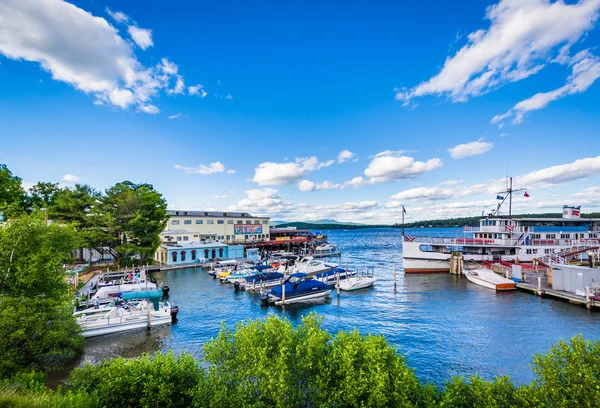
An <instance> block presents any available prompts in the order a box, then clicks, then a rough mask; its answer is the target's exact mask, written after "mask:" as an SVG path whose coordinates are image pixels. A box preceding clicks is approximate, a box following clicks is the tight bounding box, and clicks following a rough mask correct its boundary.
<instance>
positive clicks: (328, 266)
mask: <svg viewBox="0 0 600 408" xmlns="http://www.w3.org/2000/svg"><path fill="white" fill-rule="evenodd" d="M338 266H339V264H333V263H325V262H321V261H317V260H316V259H314V258H313V257H312V256H305V257H304V258H302V259H301V260H300V261H299V262H297V263H296V264H294V265H292V266H290V265H282V266H280V267H279V270H278V271H279V272H283V273H286V272H294V273H296V272H302V273H305V274H306V275H307V276H315V275H317V274H319V273H323V272H328V271H330V270H332V269H334V268H337V267H338Z"/></svg>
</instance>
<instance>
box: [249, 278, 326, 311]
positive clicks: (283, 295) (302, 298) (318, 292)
mask: <svg viewBox="0 0 600 408" xmlns="http://www.w3.org/2000/svg"><path fill="white" fill-rule="evenodd" d="M330 293H331V288H330V287H329V285H328V284H326V283H323V282H321V281H318V280H316V279H308V280H297V281H288V282H286V283H284V284H282V285H279V286H275V287H274V288H272V289H271V291H270V292H264V293H262V294H261V299H262V300H263V301H267V302H269V303H272V304H275V305H277V306H281V305H287V304H290V303H299V302H308V301H314V300H315V299H322V298H325V297H327V296H329V295H330Z"/></svg>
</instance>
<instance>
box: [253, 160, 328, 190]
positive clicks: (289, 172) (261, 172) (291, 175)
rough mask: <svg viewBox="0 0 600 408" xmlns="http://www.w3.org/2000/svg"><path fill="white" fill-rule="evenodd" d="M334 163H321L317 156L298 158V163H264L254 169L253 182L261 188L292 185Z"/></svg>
mask: <svg viewBox="0 0 600 408" xmlns="http://www.w3.org/2000/svg"><path fill="white" fill-rule="evenodd" d="M333 163H335V161H334V160H329V161H326V162H319V160H318V159H317V158H316V157H315V156H311V157H305V158H298V159H296V161H293V162H285V163H274V162H264V163H260V164H259V165H258V167H257V168H255V169H254V177H253V178H252V181H254V182H255V183H258V185H260V186H281V185H287V184H292V183H295V182H296V181H298V180H299V179H300V178H302V177H304V176H306V175H307V174H308V173H310V172H312V171H315V170H319V169H321V168H323V167H328V166H331V165H332V164H333Z"/></svg>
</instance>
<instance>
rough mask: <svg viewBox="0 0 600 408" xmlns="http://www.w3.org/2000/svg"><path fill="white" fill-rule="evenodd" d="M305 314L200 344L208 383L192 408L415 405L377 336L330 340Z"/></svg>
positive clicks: (399, 363)
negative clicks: (294, 320) (297, 322)
mask: <svg viewBox="0 0 600 408" xmlns="http://www.w3.org/2000/svg"><path fill="white" fill-rule="evenodd" d="M321 321H322V319H321V318H320V317H317V315H316V314H311V315H309V316H308V317H305V318H304V319H303V323H302V324H301V325H299V326H298V327H297V328H294V327H293V326H292V324H291V323H290V322H289V321H287V320H282V319H279V318H277V317H275V316H270V317H268V318H267V319H266V320H263V321H260V320H257V321H252V322H247V323H240V324H238V325H237V327H236V329H235V331H232V330H228V329H226V328H223V330H222V331H221V333H220V334H219V336H218V337H217V338H216V339H214V340H212V341H211V342H209V343H208V344H207V345H206V346H205V353H206V360H207V362H208V363H210V365H209V369H208V378H207V385H208V386H209V387H210V390H211V391H212V392H210V391H206V390H204V391H203V390H199V394H198V396H197V398H196V401H195V402H196V404H197V405H198V406H215V407H216V406H223V407H225V406H227V407H233V406H241V405H243V406H254V407H263V406H264V407H302V406H314V407H317V406H318V407H333V406H370V407H389V406H418V405H420V404H421V403H422V398H421V397H422V392H421V391H422V387H421V385H420V383H419V381H418V380H417V378H416V376H415V374H414V372H413V370H412V369H410V368H409V367H407V366H406V364H405V363H404V359H403V358H402V356H400V355H399V354H398V353H397V352H396V350H395V349H394V348H392V347H391V346H390V345H389V343H387V341H386V340H385V339H384V338H383V337H382V336H373V335H368V336H362V335H360V334H359V333H358V332H357V331H354V332H350V333H346V332H339V333H338V334H337V335H336V336H335V337H332V336H331V335H330V334H329V333H327V332H326V331H325V330H323V329H322V328H321Z"/></svg>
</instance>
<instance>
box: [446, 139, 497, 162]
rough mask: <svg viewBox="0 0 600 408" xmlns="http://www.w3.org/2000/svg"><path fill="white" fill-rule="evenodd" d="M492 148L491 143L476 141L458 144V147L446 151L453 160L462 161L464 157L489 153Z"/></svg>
mask: <svg viewBox="0 0 600 408" xmlns="http://www.w3.org/2000/svg"><path fill="white" fill-rule="evenodd" d="M492 147H494V144H493V143H488V142H483V141H481V140H478V141H476V142H470V143H463V144H459V145H458V146H454V147H452V148H450V149H448V152H449V153H450V156H452V158H453V159H462V158H464V157H469V156H477V155H480V154H484V153H486V152H489V151H490V150H491V149H492Z"/></svg>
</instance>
